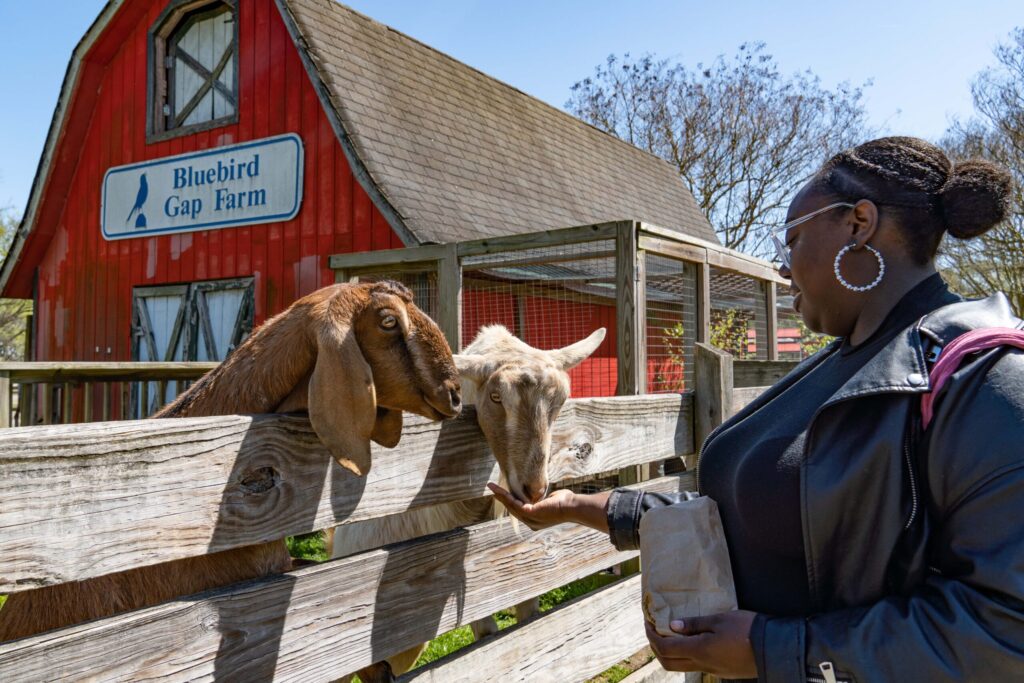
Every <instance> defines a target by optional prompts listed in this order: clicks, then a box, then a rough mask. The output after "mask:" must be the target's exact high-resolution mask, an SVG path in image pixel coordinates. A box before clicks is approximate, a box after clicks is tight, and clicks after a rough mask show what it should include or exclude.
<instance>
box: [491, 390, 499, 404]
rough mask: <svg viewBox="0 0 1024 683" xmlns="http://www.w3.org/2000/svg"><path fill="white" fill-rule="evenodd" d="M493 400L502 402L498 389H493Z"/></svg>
mask: <svg viewBox="0 0 1024 683" xmlns="http://www.w3.org/2000/svg"><path fill="white" fill-rule="evenodd" d="M491 400H492V401H494V402H495V403H501V394H499V393H498V392H497V391H492V392H491Z"/></svg>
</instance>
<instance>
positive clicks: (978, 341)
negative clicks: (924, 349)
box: [921, 327, 1024, 429]
mask: <svg viewBox="0 0 1024 683" xmlns="http://www.w3.org/2000/svg"><path fill="white" fill-rule="evenodd" d="M997 346H1015V347H1017V348H1018V349H1024V330H1018V329H1014V328H1011V327H983V328H981V329H977V330H971V331H970V332H965V333H964V334H961V335H960V336H959V337H957V338H956V339H954V340H953V341H951V342H949V343H948V344H946V346H945V347H944V348H943V349H942V353H940V354H939V360H938V361H936V363H935V366H934V367H933V368H932V371H931V373H930V374H929V379H930V380H931V385H932V388H931V391H929V392H928V393H926V394H922V395H921V426H922V428H923V429H928V425H929V424H930V423H931V421H932V402H933V401H934V400H935V397H936V396H938V395H939V391H940V390H941V389H942V387H943V385H944V384H945V383H946V380H948V379H949V378H950V376H952V374H953V373H954V372H956V371H957V370H958V369H959V368H960V364H961V363H962V362H963V359H964V357H966V356H969V355H971V354H972V353H977V352H978V351H984V350H986V349H993V348H995V347H997Z"/></svg>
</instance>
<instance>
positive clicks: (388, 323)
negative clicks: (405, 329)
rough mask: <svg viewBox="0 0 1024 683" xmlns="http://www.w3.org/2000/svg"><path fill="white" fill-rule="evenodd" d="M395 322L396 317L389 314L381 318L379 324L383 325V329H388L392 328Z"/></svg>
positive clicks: (396, 320)
mask: <svg viewBox="0 0 1024 683" xmlns="http://www.w3.org/2000/svg"><path fill="white" fill-rule="evenodd" d="M397 324H398V318H396V317H395V316H393V315H389V316H387V317H386V318H384V319H383V320H381V321H380V326H381V327H383V328H384V329H385V330H390V329H392V328H393V327H394V326H395V325H397Z"/></svg>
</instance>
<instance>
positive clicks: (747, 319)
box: [710, 268, 769, 360]
mask: <svg viewBox="0 0 1024 683" xmlns="http://www.w3.org/2000/svg"><path fill="white" fill-rule="evenodd" d="M767 308H768V304H767V297H766V296H765V290H764V287H763V286H762V284H761V281H760V280H756V279H754V278H751V277H747V276H745V275H738V274H736V273H730V272H728V271H725V270H721V269H719V268H712V269H711V330H710V332H711V334H710V338H711V343H712V345H714V346H717V347H718V348H720V349H722V350H723V351H725V352H727V353H730V354H732V355H733V356H734V357H735V358H737V359H739V360H767V359H768V346H769V341H768V310H767Z"/></svg>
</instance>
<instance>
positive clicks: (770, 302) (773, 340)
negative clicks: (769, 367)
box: [761, 282, 779, 361]
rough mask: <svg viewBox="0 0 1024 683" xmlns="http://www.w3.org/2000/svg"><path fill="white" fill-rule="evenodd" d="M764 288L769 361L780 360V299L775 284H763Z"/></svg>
mask: <svg viewBox="0 0 1024 683" xmlns="http://www.w3.org/2000/svg"><path fill="white" fill-rule="evenodd" d="M761 286H762V287H764V301H765V304H764V305H765V319H766V326H767V328H768V329H767V332H768V360H770V361H777V360H778V359H779V308H778V305H779V299H778V292H777V291H776V288H775V283H774V282H762V283H761Z"/></svg>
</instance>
